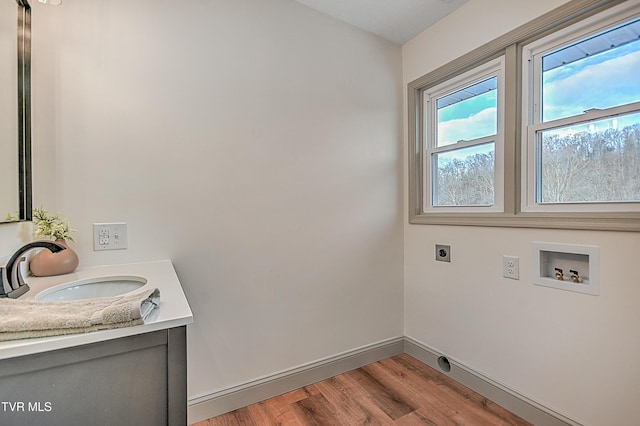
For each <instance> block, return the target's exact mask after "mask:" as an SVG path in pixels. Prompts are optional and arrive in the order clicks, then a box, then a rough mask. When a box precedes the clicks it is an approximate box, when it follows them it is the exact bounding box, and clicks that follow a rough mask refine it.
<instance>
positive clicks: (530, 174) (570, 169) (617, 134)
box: [522, 16, 640, 211]
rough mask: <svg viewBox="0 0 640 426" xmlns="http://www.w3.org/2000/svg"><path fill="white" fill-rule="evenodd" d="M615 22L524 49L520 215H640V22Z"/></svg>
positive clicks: (562, 34) (570, 31)
mask: <svg viewBox="0 0 640 426" xmlns="http://www.w3.org/2000/svg"><path fill="white" fill-rule="evenodd" d="M616 18H617V19H616ZM618 19H619V17H617V16H612V17H611V18H609V19H607V20H604V21H601V22H597V23H596V24H591V23H590V22H584V23H581V24H579V27H578V28H572V27H570V28H567V29H565V30H564V31H561V32H559V33H556V34H554V35H553V36H552V37H548V38H545V39H542V40H540V41H537V42H535V43H533V44H532V45H529V46H525V48H524V51H525V55H523V56H524V60H525V61H526V63H525V64H524V67H525V69H526V71H525V78H524V84H525V85H526V86H525V87H531V88H532V90H531V93H530V94H529V96H528V98H527V104H525V105H524V110H525V113H526V111H528V112H530V113H529V114H528V115H529V117H530V119H529V121H528V122H527V123H525V124H526V125H525V126H524V129H523V136H522V140H523V141H524V144H525V145H526V147H527V149H526V150H525V154H526V156H525V157H524V159H523V161H524V162H525V164H526V168H525V173H526V178H525V179H523V193H526V194H527V197H526V198H525V199H523V206H522V209H523V210H524V211H554V210H558V211H638V210H639V208H640V203H638V202H639V201H640V77H638V69H640V19H639V18H638V17H633V18H630V19H629V18H627V19H624V20H623V21H622V22H620V21H618Z"/></svg>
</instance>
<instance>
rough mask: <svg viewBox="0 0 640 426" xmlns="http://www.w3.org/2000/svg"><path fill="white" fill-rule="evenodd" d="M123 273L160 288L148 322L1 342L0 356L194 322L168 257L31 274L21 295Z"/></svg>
mask: <svg viewBox="0 0 640 426" xmlns="http://www.w3.org/2000/svg"><path fill="white" fill-rule="evenodd" d="M122 275H134V276H142V277H144V278H146V279H147V283H146V284H145V287H155V288H158V289H159V290H160V306H159V307H158V308H157V309H156V311H155V312H154V313H153V315H152V316H151V318H150V319H148V320H147V322H146V323H145V324H141V325H137V326H133V327H124V328H117V329H112V330H103V331H95V332H91V333H81V334H71V335H65V336H54V337H42V338H37V339H23V340H11V341H7V342H0V359H7V358H14V357H18V356H24V355H31V354H36V353H41V352H48V351H52V350H56V349H63V348H69V347H74V346H79V345H85V344H90V343H96V342H102V341H105V340H110V339H117V338H119V337H127V336H132V335H136V334H141V333H147V332H150V331H157V330H165V329H169V328H173V327H178V326H182V325H187V324H190V323H192V322H193V314H192V313H191V308H189V304H188V302H187V298H186V297H185V295H184V292H183V291H182V286H181V285H180V281H179V280H178V276H177V275H176V272H175V269H174V268H173V265H172V264H171V261H169V260H162V261H156V262H144V263H130V264H121V265H107V266H93V267H84V268H78V269H77V270H76V271H75V272H73V273H71V274H66V275H58V276H53V277H34V276H29V277H27V278H26V279H25V281H26V282H27V284H29V287H30V288H31V290H29V292H27V293H26V294H25V295H23V296H22V297H21V298H24V299H33V297H34V296H35V295H36V294H38V293H39V292H40V291H42V290H45V289H47V288H49V287H53V286H56V285H59V284H64V283H67V282H70V281H77V280H84V279H87V278H94V277H104V276H122Z"/></svg>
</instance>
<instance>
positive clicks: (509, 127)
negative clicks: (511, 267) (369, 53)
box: [407, 0, 640, 231]
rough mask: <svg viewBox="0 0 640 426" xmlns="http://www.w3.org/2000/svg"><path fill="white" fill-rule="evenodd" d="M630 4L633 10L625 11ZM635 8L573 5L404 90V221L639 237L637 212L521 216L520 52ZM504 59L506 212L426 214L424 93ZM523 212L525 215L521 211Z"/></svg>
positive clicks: (580, 0) (590, 2)
mask: <svg viewBox="0 0 640 426" xmlns="http://www.w3.org/2000/svg"><path fill="white" fill-rule="evenodd" d="M629 3H631V6H630V5H629ZM618 6H619V9H630V8H631V7H638V1H637V0H631V1H627V0H572V1H570V2H568V3H565V4H564V5H562V6H560V7H558V8H556V9H554V10H552V11H550V12H548V13H546V14H544V15H542V16H540V17H538V18H536V19H534V20H533V21H531V22H529V23H527V24H524V25H523V26H521V27H518V28H516V29H515V30H513V31H510V32H509V33H507V34H504V35H503V36H501V37H499V38H497V39H495V40H493V41H491V42H489V43H487V44H485V45H483V46H481V47H479V48H477V49H475V50H473V51H471V52H469V53H467V54H466V55H464V56H461V57H459V58H458V59H456V60H454V61H452V62H450V63H448V64H445V65H443V66H441V67H439V68H437V69H435V70H433V71H431V72H429V73H428V74H426V75H424V76H422V77H420V78H418V79H416V80H414V81H412V82H410V83H409V84H408V85H407V100H408V143H409V147H408V148H409V149H408V160H409V162H408V172H409V173H408V174H409V182H408V201H409V206H408V216H409V218H408V219H409V223H410V224H433V225H462V226H495V227H520V228H523V227H524V228H548V229H583V230H610V231H640V212H635V211H633V212H629V211H619V212H611V211H606V212H604V211H589V212H586V211H574V212H567V211H523V208H522V207H523V206H522V201H521V200H522V197H523V196H526V194H525V193H523V191H522V186H521V184H522V181H523V180H524V179H526V176H525V175H524V174H523V169H525V168H524V167H522V166H521V160H522V157H523V155H525V152H524V151H526V147H525V146H524V145H521V139H522V132H521V129H522V125H523V121H524V122H526V121H527V120H523V117H522V114H523V112H524V109H523V89H522V81H523V77H522V67H523V66H522V57H523V46H525V45H528V44H531V43H533V42H534V41H536V40H539V39H541V38H543V37H546V36H548V35H550V34H553V33H555V32H557V31H559V30H562V29H564V28H567V27H569V26H571V25H573V24H575V23H577V22H581V21H583V20H585V19H588V18H590V17H593V16H594V15H596V14H598V13H600V12H603V11H606V10H610V9H612V8H614V7H618ZM500 56H504V61H505V64H504V73H505V76H504V84H505V91H504V146H503V149H504V163H503V164H504V167H503V170H504V175H503V188H504V198H503V206H504V209H503V211H501V212H486V213H479V212H474V211H461V210H460V209H457V208H454V210H455V211H446V212H441V211H437V210H436V211H426V210H425V208H424V202H425V199H424V198H425V194H426V193H427V192H426V191H425V181H424V170H425V159H424V155H423V154H422V152H423V151H424V138H423V132H424V125H423V123H422V118H421V115H422V110H421V108H422V107H421V105H424V103H423V102H424V99H423V93H424V92H425V90H427V89H429V88H431V87H435V86H437V85H438V84H441V83H443V82H445V81H447V80H449V79H451V78H453V77H455V76H457V75H461V74H463V73H464V72H467V71H470V70H473V69H474V68H476V67H478V66H482V64H484V63H487V62H489V61H492V60H494V59H496V58H498V57H500ZM525 210H526V209H525Z"/></svg>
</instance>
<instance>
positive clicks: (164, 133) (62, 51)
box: [33, 0, 403, 397]
mask: <svg viewBox="0 0 640 426" xmlns="http://www.w3.org/2000/svg"><path fill="white" fill-rule="evenodd" d="M34 3H35V2H34ZM33 50H34V60H33V62H34V70H33V72H34V94H33V96H34V103H35V109H34V116H35V118H34V145H35V147H34V156H35V157H36V159H35V162H36V167H37V172H36V202H35V204H36V205H39V204H40V203H42V204H44V205H45V207H49V206H53V207H50V208H51V209H52V210H60V211H62V213H63V216H67V217H69V219H71V222H72V224H73V226H74V227H75V228H77V229H78V233H77V239H78V242H77V244H75V246H74V247H75V248H76V249H77V251H78V252H79V255H80V262H81V266H82V265H85V266H86V265H96V264H106V263H123V262H133V261H145V260H153V259H166V258H169V259H171V260H172V261H173V262H174V265H175V267H176V270H177V272H178V275H179V277H180V279H181V281H182V284H183V286H184V289H185V292H186V294H187V298H188V299H189V302H190V304H191V307H192V309H193V312H194V319H195V323H194V324H193V326H190V327H189V329H188V339H189V347H188V351H189V352H188V360H189V363H188V368H189V391H188V392H189V396H190V397H195V396H199V395H206V394H208V393H210V392H213V391H218V390H222V389H225V388H227V387H230V386H233V385H236V384H241V383H244V382H247V381H249V380H252V379H256V378H258V377H260V376H263V375H267V374H271V373H275V372H278V371H280V370H284V369H288V368H291V367H294V366H297V365H300V364H303V363H307V362H311V361H315V360H318V359H320V358H324V357H327V356H331V355H335V354H338V353H340V352H343V351H347V350H350V349H354V348H357V347H360V346H363V345H367V344H371V343H374V342H378V341H381V340H384V339H388V338H391V337H397V336H401V335H402V279H403V267H402V262H403V260H402V256H403V254H402V219H403V218H402V207H401V206H402V195H401V194H402V189H401V188H402V183H401V182H402V177H401V172H402V170H401V165H400V164H401V163H400V162H401V155H402V148H401V143H400V142H401V137H402V130H401V129H402V127H401V122H400V120H401V111H402V108H401V101H402V95H401V86H400V82H401V79H402V76H401V49H400V47H399V46H396V45H393V44H391V43H388V42H385V41H383V40H381V39H379V38H377V37H374V36H372V35H369V34H367V33H364V32H362V31H360V30H356V29H353V28H351V27H349V26H347V25H345V24H343V23H340V22H338V21H336V20H333V19H330V18H328V17H325V16H323V15H321V14H319V13H318V12H315V11H313V10H311V9H308V8H306V7H303V6H301V5H299V4H298V3H295V2H293V1H291V0H268V1H267V0H208V1H204V0H196V1H190V2H176V1H157V0H156V1H151V0H141V1H133V2H132V1H124V0H112V1H108V0H65V1H64V3H63V5H62V6H61V7H58V8H53V7H46V6H43V5H40V4H37V3H36V4H35V5H34V13H33ZM110 221H125V222H127V223H128V226H129V249H128V250H126V251H112V252H93V251H92V228H91V224H92V223H93V222H110Z"/></svg>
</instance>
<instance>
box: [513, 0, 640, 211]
mask: <svg viewBox="0 0 640 426" xmlns="http://www.w3.org/2000/svg"><path fill="white" fill-rule="evenodd" d="M631 3H632V4H631V5H629V4H627V3H623V4H621V5H619V6H616V7H612V8H611V9H609V10H607V11H606V12H603V13H600V14H598V15H595V16H592V17H590V18H587V19H584V20H582V21H580V22H578V23H576V24H574V25H571V26H569V27H567V28H564V29H562V30H560V31H556V32H554V33H553V34H550V35H549V36H547V37H544V38H541V39H539V40H536V41H534V42H533V43H530V44H528V45H525V46H524V47H523V54H522V116H523V118H525V117H526V119H523V120H522V136H521V141H522V150H521V152H522V158H521V164H522V167H521V188H520V191H521V192H520V193H521V200H520V201H521V206H520V208H521V211H522V212H525V213H526V212H532V213H536V212H538V213H539V212H553V213H592V212H594V213H607V212H614V213H615V212H640V203H639V202H633V201H628V202H594V203H588V202H586V203H538V202H537V200H536V188H537V182H536V171H537V168H538V167H539V164H538V163H537V155H536V150H537V147H538V145H539V143H540V141H539V140H538V139H539V138H538V137H536V132H538V131H540V130H547V129H553V128H557V127H563V126H566V125H570V124H574V123H575V124H579V123H583V122H588V121H592V120H597V119H602V118H608V117H614V116H616V115H622V114H624V113H627V112H632V111H638V108H639V106H640V105H639V104H640V103H634V104H626V105H623V106H619V107H612V108H607V109H601V110H591V111H588V112H585V113H584V114H582V115H580V116H579V118H578V117H576V116H571V117H567V118H561V119H558V120H552V121H547V122H539V120H538V119H537V117H540V111H539V109H540V105H539V102H538V101H537V100H538V99H540V98H541V90H542V89H541V87H540V81H539V79H535V78H533V75H534V74H535V72H536V71H537V70H540V68H541V59H542V56H544V54H546V53H548V52H550V51H553V50H555V49H556V48H557V47H558V46H560V45H564V44H569V43H571V42H572V41H576V40H579V39H582V38H584V37H585V36H588V35H589V34H590V33H597V32H599V31H600V30H601V29H603V28H605V27H611V26H615V25H617V24H620V23H622V22H625V21H629V20H632V19H635V18H638V17H640V5H638V4H637V2H631ZM634 3H635V4H634Z"/></svg>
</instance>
